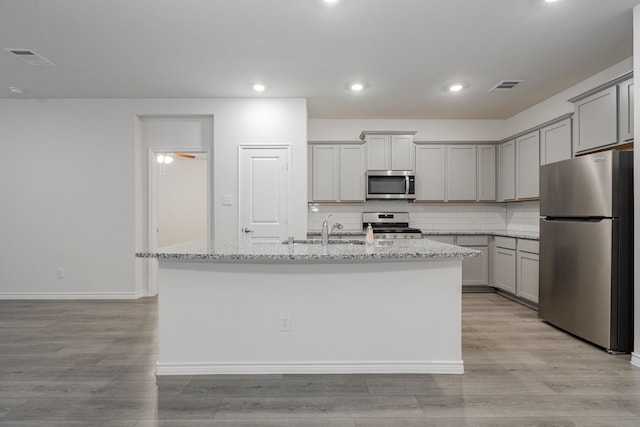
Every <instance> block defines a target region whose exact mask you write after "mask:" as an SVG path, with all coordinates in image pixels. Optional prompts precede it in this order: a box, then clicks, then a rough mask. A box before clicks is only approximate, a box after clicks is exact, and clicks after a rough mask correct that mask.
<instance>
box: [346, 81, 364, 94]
mask: <svg viewBox="0 0 640 427" xmlns="http://www.w3.org/2000/svg"><path fill="white" fill-rule="evenodd" d="M364 88H365V84H364V83H362V82H353V83H351V84H349V89H351V90H352V91H353V92H360V91H362V90H364Z"/></svg>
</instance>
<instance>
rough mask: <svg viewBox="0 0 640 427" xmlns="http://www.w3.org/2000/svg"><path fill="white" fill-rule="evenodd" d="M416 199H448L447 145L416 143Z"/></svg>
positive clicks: (438, 200) (441, 200)
mask: <svg viewBox="0 0 640 427" xmlns="http://www.w3.org/2000/svg"><path fill="white" fill-rule="evenodd" d="M415 150H416V154H415V162H416V169H415V170H416V200H418V201H437V202H443V201H445V200H446V189H445V165H446V164H445V159H446V157H447V156H446V153H447V148H446V146H445V145H442V144H440V145H416V147H415Z"/></svg>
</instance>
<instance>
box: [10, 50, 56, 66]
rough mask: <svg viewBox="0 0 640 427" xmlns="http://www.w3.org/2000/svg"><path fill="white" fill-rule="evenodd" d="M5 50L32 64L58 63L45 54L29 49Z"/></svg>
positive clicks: (46, 64) (51, 64)
mask: <svg viewBox="0 0 640 427" xmlns="http://www.w3.org/2000/svg"><path fill="white" fill-rule="evenodd" d="M5 50H6V51H7V52H9V53H11V54H13V55H14V56H16V57H18V58H20V59H22V60H23V61H24V62H27V63H29V64H31V65H37V66H55V65H56V64H54V63H53V62H51V61H50V60H48V59H47V58H45V57H44V56H42V55H39V54H37V53H35V52H34V51H32V50H29V49H5Z"/></svg>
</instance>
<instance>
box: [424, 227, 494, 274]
mask: <svg viewBox="0 0 640 427" xmlns="http://www.w3.org/2000/svg"><path fill="white" fill-rule="evenodd" d="M427 239H431V240H435V241H436V242H442V243H448V244H450V245H458V246H464V247H466V248H471V249H477V250H479V251H482V256H479V257H471V258H465V259H464V260H463V261H462V286H465V285H488V284H489V237H488V236H452V235H436V236H427Z"/></svg>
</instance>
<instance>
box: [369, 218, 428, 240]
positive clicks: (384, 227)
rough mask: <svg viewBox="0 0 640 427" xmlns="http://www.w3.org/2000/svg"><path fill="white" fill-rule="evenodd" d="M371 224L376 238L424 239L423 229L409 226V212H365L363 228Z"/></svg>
mask: <svg viewBox="0 0 640 427" xmlns="http://www.w3.org/2000/svg"><path fill="white" fill-rule="evenodd" d="M369 224H371V228H373V237H374V238H376V239H422V231H420V230H419V229H417V228H411V227H409V213H408V212H363V214H362V228H363V229H364V230H366V229H367V226H368V225H369Z"/></svg>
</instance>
